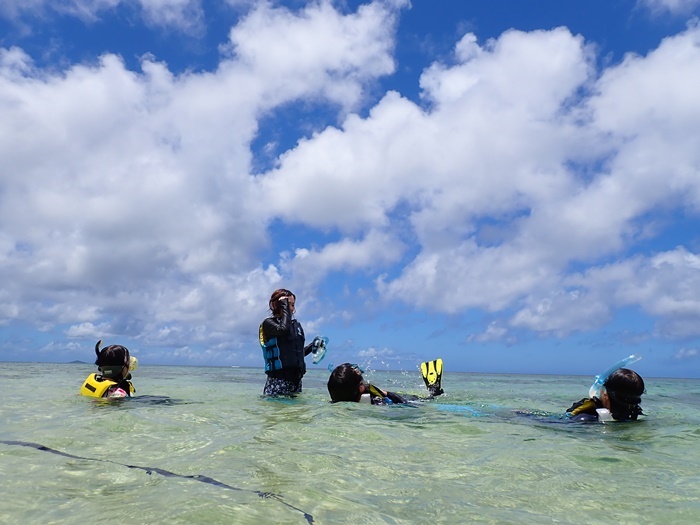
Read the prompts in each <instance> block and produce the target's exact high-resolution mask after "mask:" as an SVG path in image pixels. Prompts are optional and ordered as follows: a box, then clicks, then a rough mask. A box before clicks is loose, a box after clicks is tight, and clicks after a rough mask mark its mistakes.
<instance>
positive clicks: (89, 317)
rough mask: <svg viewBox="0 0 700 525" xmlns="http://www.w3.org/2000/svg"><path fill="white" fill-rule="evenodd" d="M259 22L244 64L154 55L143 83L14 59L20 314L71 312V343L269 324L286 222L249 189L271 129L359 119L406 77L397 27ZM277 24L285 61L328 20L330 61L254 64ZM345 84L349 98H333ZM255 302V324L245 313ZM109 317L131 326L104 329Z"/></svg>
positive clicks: (120, 71)
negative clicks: (257, 152) (369, 103)
mask: <svg viewBox="0 0 700 525" xmlns="http://www.w3.org/2000/svg"><path fill="white" fill-rule="evenodd" d="M259 9H260V11H259V12H256V11H253V12H252V13H251V14H250V15H249V17H248V18H247V19H246V20H244V21H242V22H241V24H240V25H239V26H237V27H235V28H234V29H233V30H232V32H231V38H232V42H237V44H236V45H234V46H233V47H234V49H235V50H236V51H237V52H238V51H241V52H240V53H238V54H235V56H230V57H228V58H226V57H225V58H223V59H222V62H221V64H220V67H219V70H218V71H217V72H216V73H202V74H195V73H183V74H182V75H178V76H176V75H174V74H172V73H171V72H170V71H169V70H168V68H167V66H166V65H165V64H163V63H160V62H158V61H157V60H155V59H154V58H152V57H150V56H146V57H144V59H143V61H142V64H141V71H131V70H128V69H127V68H126V67H125V65H124V63H123V62H122V60H121V59H120V58H119V57H118V56H116V55H113V54H105V55H103V56H102V57H100V59H99V61H97V62H96V63H93V64H75V65H72V66H70V67H69V68H67V69H66V70H64V71H60V72H56V71H47V70H42V69H39V68H38V67H36V66H35V64H34V63H33V61H32V59H31V57H29V56H28V55H27V54H26V53H25V52H23V51H22V50H21V49H18V48H9V49H0V105H1V106H2V107H3V120H2V125H0V139H1V140H0V141H1V144H0V155H1V156H2V158H3V167H2V168H1V171H0V180H1V183H2V193H1V194H0V217H1V223H2V225H3V227H2V231H1V232H0V246H1V247H2V248H3V250H2V253H1V254H0V261H1V262H2V268H3V275H4V277H5V285H6V289H5V292H4V293H5V294H7V299H8V303H7V306H4V307H3V312H4V313H5V314H6V315H8V316H12V318H14V319H19V318H25V319H32V318H33V319H49V318H52V317H53V316H56V315H57V314H59V316H58V318H55V317H54V321H55V322H62V323H69V324H70V325H71V326H73V327H72V328H69V329H68V334H69V335H82V334H86V335H87V334H90V335H94V332H95V331H96V330H95V329H94V327H95V326H98V327H99V329H100V330H105V331H109V332H110V333H112V332H118V331H119V330H121V331H122V332H121V333H127V334H130V335H138V334H142V333H150V334H153V335H151V336H150V337H152V338H153V339H157V336H156V335H155V334H162V333H163V332H162V331H161V328H162V327H163V326H166V325H168V324H169V323H172V324H179V323H184V324H188V325H190V328H188V329H186V330H180V331H178V330H176V329H171V330H169V331H168V333H169V334H170V337H171V338H172V337H175V336H177V335H178V333H181V334H182V335H181V336H182V337H183V339H184V338H185V337H190V338H193V337H194V338H196V337H197V334H198V330H199V329H200V328H201V327H202V326H204V325H206V326H207V327H208V330H209V332H210V333H214V334H219V335H215V337H214V339H216V337H221V338H223V337H227V336H226V335H225V334H227V333H230V330H234V331H235V330H236V329H240V327H241V326H243V325H248V324H249V323H250V322H251V319H252V318H253V317H254V318H256V319H257V318H259V317H260V316H261V315H263V314H264V308H261V307H260V306H257V307H256V306H253V305H265V304H266V299H265V297H264V296H265V295H266V294H268V293H269V290H270V288H271V287H272V286H274V285H275V284H276V283H277V281H278V280H279V279H280V276H279V273H278V271H277V269H276V268H275V267H274V266H269V267H267V269H265V268H263V267H261V266H260V264H259V262H258V258H257V255H258V253H259V252H260V250H262V249H263V248H264V246H265V243H266V242H267V231H266V228H267V223H268V221H269V220H271V217H272V215H270V213H269V212H268V211H267V210H266V209H265V206H260V202H262V201H261V200H260V195H259V193H258V192H257V188H256V185H255V184H254V180H253V179H251V178H250V176H249V172H250V158H251V154H250V143H251V141H252V140H253V139H254V137H255V135H256V132H257V119H258V118H259V117H260V115H261V114H263V113H264V112H266V111H269V110H271V109H272V108H274V107H276V106H277V105H279V104H285V103H288V102H290V101H293V100H297V99H299V98H303V97H307V96H308V97H311V96H313V97H320V98H324V97H330V99H331V102H333V103H336V104H338V105H340V106H343V105H344V104H347V105H348V107H349V106H352V105H353V104H354V103H355V102H356V96H357V95H356V94H357V93H358V92H360V91H361V87H360V86H361V85H362V83H363V82H366V81H369V80H370V79H371V78H372V77H373V76H374V75H377V74H381V73H383V72H386V71H388V70H390V68H391V67H392V66H391V64H392V60H391V56H390V43H391V39H390V38H389V37H388V35H389V32H388V30H387V29H384V30H383V31H384V32H385V33H386V34H385V35H384V36H383V37H382V38H379V36H378V34H377V31H379V28H380V27H381V26H382V22H383V21H385V20H386V19H387V18H386V17H389V18H391V17H392V16H393V15H392V14H391V13H390V12H389V11H384V12H380V11H379V10H377V9H374V10H370V9H365V10H364V11H363V12H360V13H358V14H354V15H350V16H348V18H347V20H342V17H341V15H339V14H338V13H337V12H335V11H333V10H331V9H330V8H329V7H328V5H327V4H326V3H320V4H318V5H315V6H310V7H308V8H307V9H306V10H305V11H303V12H302V13H301V14H296V15H294V14H292V13H290V12H288V11H286V10H282V11H279V12H278V11H276V10H274V9H272V8H270V7H268V6H267V5H262V6H261V7H260V8H259ZM265 17H268V18H267V19H268V22H269V24H267V27H274V28H275V41H276V42H278V43H279V45H280V49H284V48H285V42H287V44H286V45H289V46H293V43H294V42H298V40H299V39H300V37H301V35H304V34H310V32H311V30H312V29H313V28H316V27H318V26H323V25H324V23H323V20H324V17H325V18H328V20H327V24H326V25H328V26H330V27H334V28H335V29H336V31H334V32H326V33H324V35H322V36H323V39H322V40H318V38H319V35H316V37H315V38H316V39H317V40H316V43H317V48H318V50H317V53H316V57H317V58H318V60H316V61H309V60H308V58H307V57H305V56H303V55H299V54H295V53H292V54H290V55H286V56H284V57H282V59H283V60H284V61H285V68H283V69H281V70H278V71H276V72H275V74H273V73H272V71H271V69H270V68H272V67H274V65H275V64H279V62H275V59H274V58H267V59H266V58H265V57H259V60H254V59H253V57H252V55H251V54H250V52H251V51H250V50H251V49H256V39H257V40H259V39H261V38H266V37H267V36H268V35H267V33H265V34H264V35H258V34H256V28H258V27H262V26H265V23H264V22H265ZM280 17H282V18H283V20H282V19H281V18H280ZM382 17H384V18H382ZM368 18H369V19H371V20H369V21H368ZM258 25H260V26H258ZM243 44H245V46H248V47H246V48H245V49H247V50H248V51H246V52H243V51H242V48H243V47H245V46H244V45H243ZM263 48H264V46H260V45H258V47H257V49H263ZM324 50H326V51H324ZM246 53H248V54H246ZM278 59H279V57H278ZM377 64H380V66H379V67H378V66H377ZM381 64H384V65H381ZM359 72H361V73H359ZM333 81H337V83H338V84H343V85H344V86H346V88H347V89H346V90H345V91H343V92H336V91H332V90H330V88H329V86H330V85H331V84H332V83H333ZM285 86H288V87H289V89H285ZM346 96H347V97H348V98H347V99H346V98H345V97H346ZM372 238H373V237H372V236H369V239H372ZM330 252H332V249H331V248H328V249H326V250H325V251H324V252H323V253H325V254H326V255H325V256H324V257H326V259H333V255H332V254H330ZM329 254H330V255H329ZM311 259H313V257H311V258H309V260H311ZM76 304H79V305H80V307H77V306H76V307H72V306H71V305H76ZM242 305H245V307H246V310H245V311H246V312H249V313H250V316H251V319H249V318H247V317H246V316H245V315H243V316H231V315H230V312H231V311H233V310H237V309H240V308H241V306H242ZM248 307H251V308H248ZM108 318H109V319H114V321H113V324H116V325H118V326H105V325H104V322H106V321H103V322H100V320H103V319H108ZM84 323H90V324H84ZM182 332H184V333H182ZM201 333H203V332H201Z"/></svg>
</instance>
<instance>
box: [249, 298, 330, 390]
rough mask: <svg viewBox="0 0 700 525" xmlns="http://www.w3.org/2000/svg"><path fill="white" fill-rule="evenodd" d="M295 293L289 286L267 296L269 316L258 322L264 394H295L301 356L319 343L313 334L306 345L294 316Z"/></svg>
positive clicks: (301, 367)
mask: <svg viewBox="0 0 700 525" xmlns="http://www.w3.org/2000/svg"><path fill="white" fill-rule="evenodd" d="M295 301H296V296H295V295H294V294H293V293H292V292H290V291H289V290H285V289H279V290H275V291H274V292H273V293H272V296H271V297H270V303H269V306H270V310H271V312H272V316H271V317H268V318H267V319H265V320H264V321H263V322H262V324H261V325H260V330H259V335H260V346H261V347H262V351H263V358H264V359H265V374H267V381H266V382H265V388H264V389H263V394H264V395H266V396H279V395H285V396H288V395H294V394H298V393H300V392H301V386H302V385H301V379H302V378H303V377H304V374H305V373H306V363H305V362H304V357H306V356H307V355H309V354H310V353H311V352H313V350H314V348H316V346H317V345H318V344H320V338H318V337H316V338H314V340H313V341H312V342H311V343H310V344H309V345H306V346H305V345H304V343H305V342H306V340H305V337H304V329H303V328H302V326H301V323H299V321H297V320H296V319H294V317H293V315H294V304H295Z"/></svg>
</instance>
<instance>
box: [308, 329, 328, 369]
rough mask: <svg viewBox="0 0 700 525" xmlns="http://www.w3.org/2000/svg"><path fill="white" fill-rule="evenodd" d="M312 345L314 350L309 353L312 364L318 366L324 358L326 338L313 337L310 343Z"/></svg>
mask: <svg viewBox="0 0 700 525" xmlns="http://www.w3.org/2000/svg"><path fill="white" fill-rule="evenodd" d="M311 344H313V345H314V349H313V350H312V351H311V355H312V356H313V362H314V364H315V365H317V364H319V363H320V362H321V361H322V360H323V358H324V357H325V356H326V345H327V344H328V338H327V337H323V336H321V335H317V336H316V337H314V340H313V341H312V342H311Z"/></svg>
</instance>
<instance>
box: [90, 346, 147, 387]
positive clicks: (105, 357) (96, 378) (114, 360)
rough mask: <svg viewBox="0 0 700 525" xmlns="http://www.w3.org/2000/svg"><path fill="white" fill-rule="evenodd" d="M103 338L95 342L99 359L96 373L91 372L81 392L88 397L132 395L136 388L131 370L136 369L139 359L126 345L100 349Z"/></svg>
mask: <svg viewBox="0 0 700 525" xmlns="http://www.w3.org/2000/svg"><path fill="white" fill-rule="evenodd" d="M101 344H102V340H99V341H97V343H96V344H95V354H96V355H97V359H96V360H95V364H96V365H97V371H98V373H96V374H90V375H89V376H88V377H87V379H86V380H85V382H84V383H83V386H82V387H81V388H80V393H81V394H82V395H84V396H87V397H97V398H112V399H113V398H123V397H131V394H133V393H135V392H136V388H134V385H133V384H132V383H131V372H132V371H134V370H136V367H137V366H138V360H137V359H136V358H135V357H133V356H131V355H129V350H128V349H127V348H126V347H125V346H121V345H110V346H106V347H104V348H103V349H102V350H100V345H101Z"/></svg>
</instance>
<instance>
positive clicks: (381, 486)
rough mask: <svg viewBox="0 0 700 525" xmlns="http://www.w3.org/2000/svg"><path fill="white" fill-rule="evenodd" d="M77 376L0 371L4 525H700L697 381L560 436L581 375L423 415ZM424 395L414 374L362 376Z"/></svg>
mask: <svg viewBox="0 0 700 525" xmlns="http://www.w3.org/2000/svg"><path fill="white" fill-rule="evenodd" d="M93 371H94V366H93V365H86V364H37V363H0V489H1V494H2V498H1V499H0V523H2V524H13V525H14V524H20V523H21V524H76V525H77V524H80V525H84V524H85V523H98V522H101V521H103V520H104V521H107V520H108V521H109V522H113V523H117V522H121V523H128V524H130V525H135V524H156V523H168V524H193V523H194V524H290V525H291V524H300V525H303V524H305V523H315V524H344V523H347V524H373V525H374V524H391V525H398V524H431V525H433V524H460V523H488V524H511V523H512V524H543V523H557V524H584V523H585V524H646V523H649V524H664V525H672V524H693V525H696V524H697V523H700V380H697V379H655V378H648V377H645V378H644V379H645V382H646V388H647V393H646V394H645V395H644V397H643V402H642V407H643V409H644V412H645V414H646V416H644V417H643V418H642V420H641V421H639V422H637V423H613V424H602V423H595V424H575V423H566V422H565V421H564V420H563V419H562V418H561V414H562V413H563V412H564V410H565V409H566V408H567V407H569V406H570V405H571V403H573V402H574V401H577V400H579V399H581V398H582V397H585V396H586V395H587V392H588V387H589V386H590V384H591V382H592V378H591V377H583V376H580V377H579V376H573V377H572V376H543V375H542V376H538V375H496V374H494V375H487V374H469V373H453V372H450V371H449V363H446V372H445V375H444V377H443V388H444V390H445V392H446V393H445V395H443V396H441V397H440V398H438V399H436V400H434V401H429V402H425V403H421V404H420V405H418V406H369V405H361V404H350V403H342V404H331V403H330V402H329V397H328V392H327V390H326V381H327V379H328V375H329V372H328V370H325V369H313V370H310V371H309V372H308V373H307V375H306V377H305V379H304V392H303V393H302V394H301V395H300V396H298V397H297V398H295V399H265V398H262V397H261V396H260V394H261V392H262V388H263V384H264V381H265V376H264V373H263V371H262V369H254V368H223V367H221V368H217V367H167V366H148V365H139V367H138V369H137V370H136V371H135V373H134V379H133V381H134V385H135V386H136V389H137V392H136V397H135V398H133V399H130V400H124V401H120V402H104V401H99V400H92V399H89V398H85V397H82V396H80V395H79V394H78V392H79V389H80V386H81V384H82V382H83V380H84V379H85V377H87V375H88V374H89V373H91V372H93ZM365 377H366V378H367V379H368V380H370V381H371V382H373V383H375V384H377V385H378V386H380V387H382V388H384V389H388V390H392V391H395V392H399V393H409V394H422V393H424V392H425V388H424V386H423V383H422V380H421V378H420V373H419V371H418V368H417V367H416V369H414V370H408V371H403V372H397V371H377V370H366V371H365Z"/></svg>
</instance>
